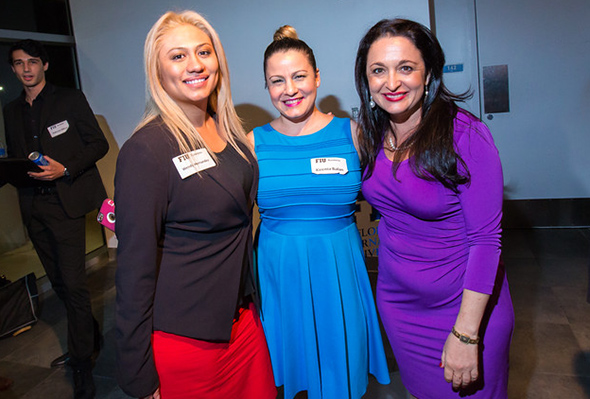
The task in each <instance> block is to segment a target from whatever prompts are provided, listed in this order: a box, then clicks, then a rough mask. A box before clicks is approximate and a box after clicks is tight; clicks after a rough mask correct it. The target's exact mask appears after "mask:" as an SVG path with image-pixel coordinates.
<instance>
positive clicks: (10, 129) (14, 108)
mask: <svg viewBox="0 0 590 399" xmlns="http://www.w3.org/2000/svg"><path fill="white" fill-rule="evenodd" d="M42 93H43V108H42V110H41V121H40V132H39V140H40V142H41V147H42V148H43V152H44V154H46V155H48V156H50V157H51V158H53V159H55V160H56V161H58V162H60V163H61V164H62V165H64V166H65V167H66V168H68V171H69V172H70V177H63V178H59V179H57V180H55V186H56V189H57V193H58V196H59V199H60V201H61V203H62V206H63V207H64V210H65V212H66V214H67V215H68V216H70V217H72V218H77V217H81V216H84V215H85V214H86V213H88V212H90V211H92V210H94V209H97V208H99V207H100V205H101V203H102V201H103V200H104V199H105V198H106V197H107V194H106V191H105V188H104V185H103V183H102V180H101V178H100V175H99V173H98V169H97V168H96V162H97V161H98V160H99V159H101V158H102V157H103V156H104V155H105V154H106V153H107V151H108V150H109V144H108V142H107V140H106V138H105V137H104V134H103V132H102V130H100V127H99V126H98V122H97V121H96V117H95V116H94V113H93V112H92V109H91V108H90V106H89V105H88V102H87V101H86V97H85V96H84V94H83V93H82V92H81V91H79V90H76V89H69V88H61V87H57V86H53V85H51V84H50V83H47V84H46V86H45V88H44V89H43V92H42ZM23 104H24V94H23V95H21V96H20V97H19V98H17V99H16V100H14V101H12V102H10V103H9V104H8V105H6V107H5V108H4V123H5V128H6V130H5V131H6V142H7V148H8V156H9V157H15V158H26V157H27V156H28V154H29V152H28V148H27V145H26V141H25V130H24V121H23ZM26 106H28V105H26ZM63 121H67V122H68V124H69V128H68V129H67V130H66V131H65V133H63V134H60V135H58V136H55V137H53V138H52V137H51V135H50V134H49V131H48V128H49V127H50V126H53V125H55V124H57V123H60V122H63ZM18 193H19V200H20V207H21V212H22V214H23V220H24V222H25V224H26V223H27V222H28V220H30V216H31V214H30V210H31V206H32V201H33V189H32V188H20V189H19V190H18Z"/></svg>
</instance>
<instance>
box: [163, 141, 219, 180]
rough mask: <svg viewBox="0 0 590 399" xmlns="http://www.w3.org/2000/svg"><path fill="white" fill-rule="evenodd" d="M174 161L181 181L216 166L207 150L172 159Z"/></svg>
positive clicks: (202, 149)
mask: <svg viewBox="0 0 590 399" xmlns="http://www.w3.org/2000/svg"><path fill="white" fill-rule="evenodd" d="M172 161H173V162H174V166H176V170H178V174H179V175H180V178H181V179H186V178H187V177H189V176H192V175H194V174H195V173H198V172H200V171H202V170H205V169H209V168H212V167H214V166H215V161H214V160H213V158H211V154H209V152H207V150H206V149H205V148H201V149H199V150H194V151H191V152H187V153H185V154H182V155H179V156H177V157H174V158H172Z"/></svg>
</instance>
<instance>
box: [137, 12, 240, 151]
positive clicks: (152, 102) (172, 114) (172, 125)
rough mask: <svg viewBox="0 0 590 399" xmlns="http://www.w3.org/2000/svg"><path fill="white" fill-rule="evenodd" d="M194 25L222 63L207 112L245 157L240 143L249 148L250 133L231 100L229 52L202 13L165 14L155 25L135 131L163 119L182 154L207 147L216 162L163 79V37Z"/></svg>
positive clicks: (149, 38) (146, 48)
mask: <svg viewBox="0 0 590 399" xmlns="http://www.w3.org/2000/svg"><path fill="white" fill-rule="evenodd" d="M182 25H192V26H195V27H196V28H198V29H200V30H201V31H203V32H204V33H205V34H206V35H207V36H209V38H210V39H211V43H212V44H213V49H214V50H215V54H216V56H217V61H218V63H219V75H220V76H219V79H218V80H217V86H216V87H215V90H214V91H213V93H211V95H210V96H209V100H208V102H207V112H209V113H210V114H211V115H216V116H217V125H218V129H219V134H220V135H221V137H223V138H224V139H226V140H227V142H228V143H229V144H230V145H231V146H232V147H234V148H235V149H236V150H237V151H238V153H240V154H241V155H242V156H243V157H244V158H246V157H245V155H244V153H243V152H242V151H241V150H240V148H239V147H238V145H237V142H241V143H243V144H245V145H246V147H248V148H249V144H248V140H247V139H246V132H245V131H244V128H243V126H242V121H241V120H240V118H239V117H238V114H237V113H236V110H235V108H234V104H233V101H232V98H231V89H230V80H229V68H228V65H227V59H226V58H225V51H224V50H223V46H222V45H221V41H220V40H219V36H218V35H217V32H215V30H214V29H213V27H212V26H211V25H210V24H209V22H207V20H205V18H203V17H202V16H201V15H200V14H198V13H196V12H194V11H182V12H179V13H176V12H173V11H169V12H167V13H165V14H164V15H162V16H161V17H160V19H158V21H157V22H156V23H155V24H154V26H152V28H151V29H150V31H149V33H148V35H147V37H146V39H145V46H144V65H145V75H146V107H145V113H144V115H143V118H142V120H141V122H140V123H139V124H138V125H137V127H136V128H135V130H134V132H137V131H138V130H139V129H141V128H142V127H143V126H145V125H147V124H148V123H149V122H151V121H153V120H154V119H156V118H157V117H161V118H162V120H163V122H164V124H165V125H166V126H167V127H168V129H170V132H171V133H172V135H173V136H174V138H175V139H176V141H177V142H178V146H179V147H180V150H181V152H182V153H186V152H190V151H193V150H195V149H199V148H206V149H207V151H208V152H209V153H210V154H211V156H212V157H213V158H214V159H216V158H217V157H216V156H215V153H214V152H213V151H211V149H210V148H209V147H208V146H207V144H206V143H205V141H204V140H203V139H202V137H201V135H200V134H199V131H198V130H197V129H196V128H195V127H194V126H193V124H192V123H191V122H190V120H189V119H188V117H187V116H186V114H185V113H184V112H183V111H182V109H181V108H180V107H179V106H178V104H177V103H176V102H175V101H174V100H173V99H172V98H171V97H170V96H169V95H168V93H167V92H166V90H164V87H163V86H162V81H161V77H160V62H159V57H158V55H159V53H160V49H161V48H162V38H163V37H164V36H165V35H166V34H167V33H168V32H169V31H170V30H172V29H174V28H176V27H178V26H182ZM246 159H247V158H246Z"/></svg>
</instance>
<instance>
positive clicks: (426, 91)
mask: <svg viewBox="0 0 590 399" xmlns="http://www.w3.org/2000/svg"><path fill="white" fill-rule="evenodd" d="M424 97H428V86H424Z"/></svg>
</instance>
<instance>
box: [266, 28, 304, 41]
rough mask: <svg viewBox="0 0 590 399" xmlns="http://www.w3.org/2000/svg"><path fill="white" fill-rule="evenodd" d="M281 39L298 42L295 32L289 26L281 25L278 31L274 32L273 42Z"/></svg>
mask: <svg viewBox="0 0 590 399" xmlns="http://www.w3.org/2000/svg"><path fill="white" fill-rule="evenodd" d="M282 39H295V40H298V39H299V36H298V35H297V31H296V30H295V28H294V27H292V26H291V25H283V26H281V27H280V28H279V29H277V30H276V32H275V34H274V35H273V37H272V40H273V41H275V42H276V41H277V40H282Z"/></svg>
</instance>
